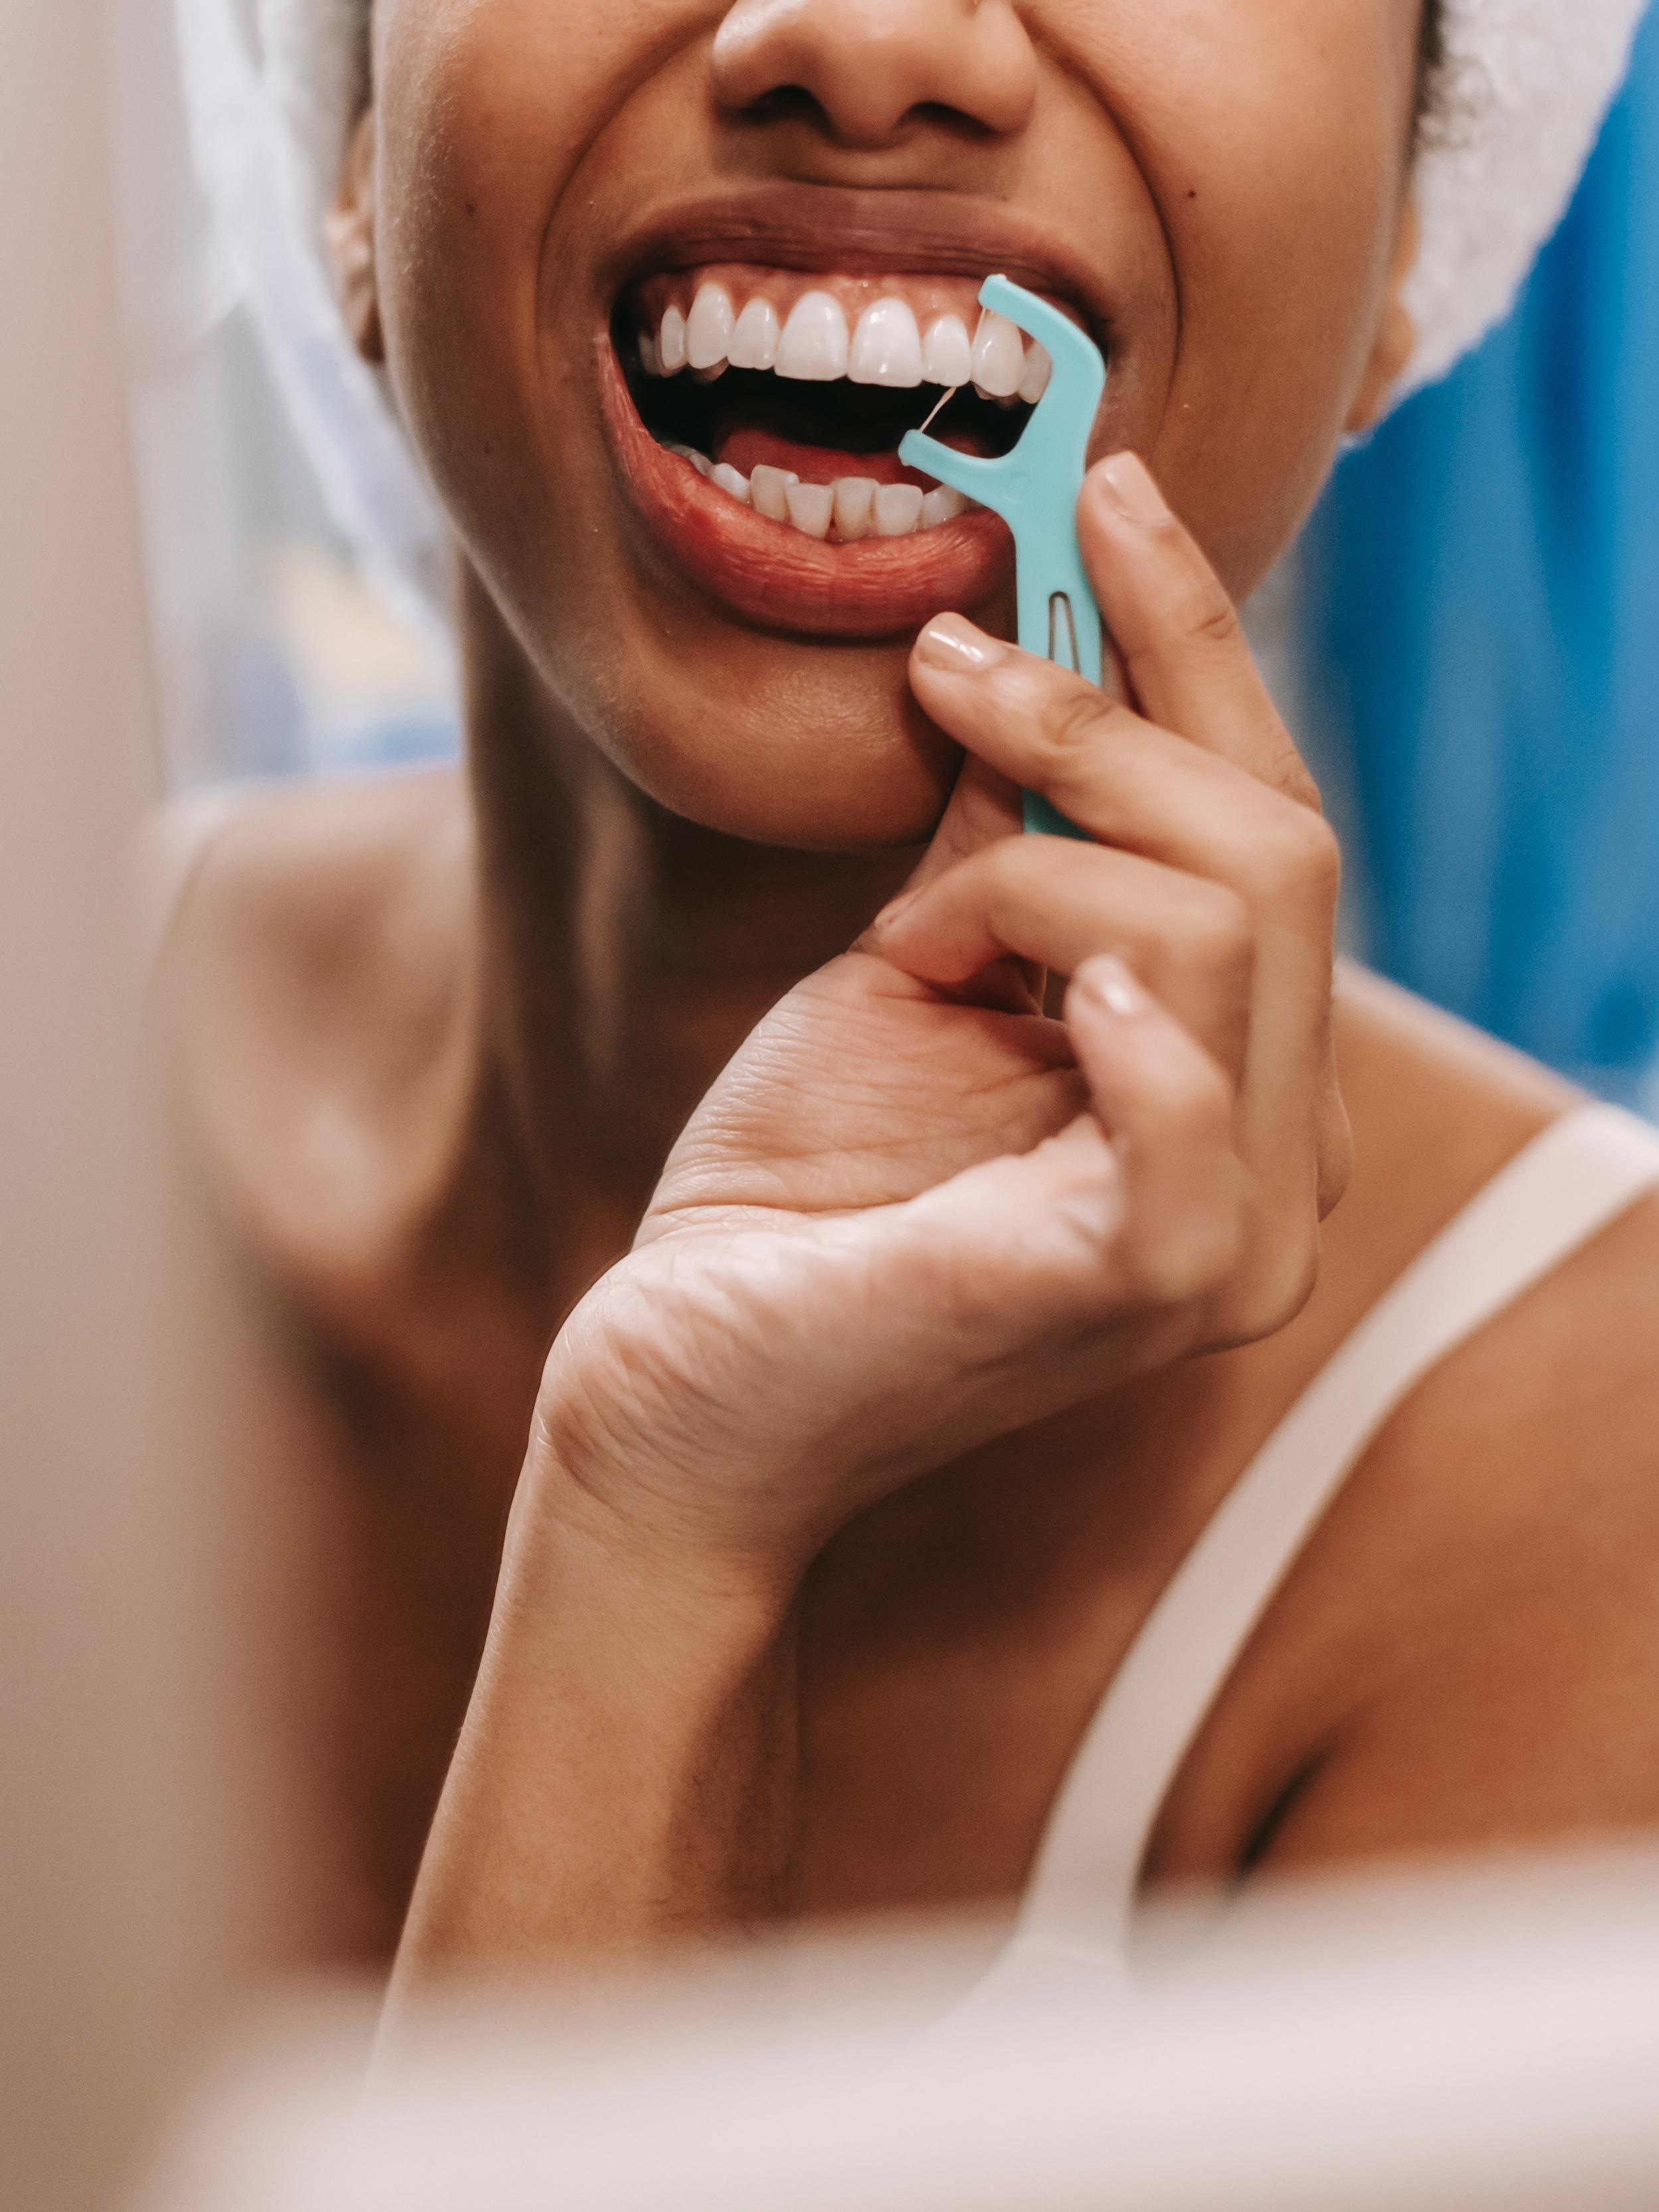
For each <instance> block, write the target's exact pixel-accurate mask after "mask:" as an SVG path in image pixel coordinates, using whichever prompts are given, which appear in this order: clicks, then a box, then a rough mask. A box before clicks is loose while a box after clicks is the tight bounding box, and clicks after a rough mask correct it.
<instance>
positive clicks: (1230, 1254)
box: [1127, 1188, 1244, 1307]
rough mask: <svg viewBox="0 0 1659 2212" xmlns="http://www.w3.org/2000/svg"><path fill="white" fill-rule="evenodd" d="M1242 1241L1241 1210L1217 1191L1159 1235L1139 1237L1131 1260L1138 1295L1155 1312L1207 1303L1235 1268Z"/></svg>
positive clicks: (1129, 1257) (1188, 1207) (1135, 1242)
mask: <svg viewBox="0 0 1659 2212" xmlns="http://www.w3.org/2000/svg"><path fill="white" fill-rule="evenodd" d="M1243 1235H1244V1231H1243V1221H1242V1219H1241V1218H1240V1212H1239V1209H1238V1207H1237V1205H1236V1204H1234V1203H1232V1202H1231V1200H1230V1199H1229V1197H1228V1196H1227V1194H1225V1191H1224V1190H1222V1189H1220V1188H1218V1189H1216V1190H1215V1192H1214V1193H1213V1194H1212V1195H1211V1196H1209V1197H1208V1198H1207V1199H1205V1200H1200V1201H1197V1202H1194V1203H1192V1204H1190V1205H1188V1206H1186V1207H1185V1208H1183V1210H1182V1213H1181V1215H1180V1217H1179V1218H1178V1219H1176V1220H1174V1221H1169V1222H1165V1223H1164V1224H1163V1225H1161V1226H1160V1227H1159V1229H1158V1231H1157V1233H1156V1234H1150V1233H1149V1234H1145V1235H1139V1236H1137V1237H1136V1238H1135V1239H1134V1243H1133V1250H1132V1251H1131V1253H1130V1254H1129V1255H1127V1257H1128V1266H1129V1270H1130V1273H1131V1275H1132V1277H1133V1283H1134V1286H1135V1291H1136V1295H1137V1296H1138V1297H1139V1298H1140V1299H1141V1300H1142V1301H1144V1303H1145V1304H1147V1305H1149V1306H1157V1307H1181V1306H1193V1305H1196V1304H1206V1303H1208V1302H1209V1301H1211V1300H1212V1299H1213V1298H1214V1297H1215V1296H1216V1294H1217V1292H1218V1289H1219V1287H1220V1286H1221V1285H1224V1284H1225V1282H1226V1281H1227V1279H1228V1278H1229V1277H1230V1276H1231V1274H1232V1273H1234V1271H1235V1269H1236V1268H1237V1266H1238V1261H1239V1255H1240V1253H1241V1251H1242V1249H1243Z"/></svg>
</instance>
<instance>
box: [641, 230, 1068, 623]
mask: <svg viewBox="0 0 1659 2212" xmlns="http://www.w3.org/2000/svg"><path fill="white" fill-rule="evenodd" d="M978 289H979V286H978V282H977V280H975V279H974V278H972V277H969V276H956V275H949V276H945V275H920V276H903V275H895V274H892V273H882V274H879V275H868V276H866V275H842V274H836V273H826V272H823V271H811V272H808V271H803V270H793V269H784V268H773V267H767V266H763V265H759V264H744V263H738V262H720V263H705V264H701V265H699V266H696V267H688V268H674V269H668V270H657V271H656V272H654V273H653V274H650V275H648V276H644V277H642V278H640V279H638V280H636V281H635V282H634V283H630V284H629V285H627V286H626V287H624V289H623V292H622V294H621V295H620V297H619V298H618V301H617V307H616V312H615V315H614V317H613V320H612V325H611V331H610V333H609V338H610V343H609V346H608V347H607V351H609V352H610V353H611V357H612V374H611V378H610V380H609V381H610V386H611V388H610V390H609V392H608V395H607V396H608V406H607V412H608V414H609V416H610V417H611V428H612V432H613V435H614V436H615V438H616V441H617V445H618V447H619V449H620V452H621V457H622V459H623V474H624V479H625V481H626V483H627V485H628V488H629V490H630V492H631V493H632V495H633V496H634V501H635V506H636V507H639V508H640V509H641V511H642V512H643V513H644V515H645V518H646V520H647V522H648V523H650V524H652V525H653V535H654V536H655V537H656V538H657V539H658V540H659V545H660V546H661V547H662V549H663V550H665V551H666V553H667V554H668V556H670V557H671V559H674V560H676V562H677V565H678V566H679V567H680V568H681V569H682V570H683V571H684V572H685V573H687V574H690V576H691V578H692V579H693V580H694V581H695V582H696V584H697V586H699V587H700V588H702V590H704V591H705V592H712V593H713V594H714V596H716V597H717V598H720V599H724V600H726V602H727V603H728V604H729V605H732V606H733V607H734V608H735V609H736V610H737V611H739V612H740V613H742V614H744V616H745V617H748V618H749V619H750V620H752V621H755V622H757V623H761V624H763V626H766V627H771V628H781V629H793V630H805V631H809V632H814V633H820V634H826V635H842V636H863V637H875V636H881V635H891V634H894V633H896V632H897V631H899V630H902V629H906V628H912V627H915V626H917V625H919V624H920V623H922V622H925V621H927V619H928V617H930V616H932V615H933V614H935V613H938V612H939V611H942V610H943V609H945V608H946V607H958V608H962V609H963V610H964V611H966V610H969V609H971V608H972V607H973V606H975V605H981V604H983V602H984V601H985V600H986V599H987V598H988V597H989V596H990V595H991V594H992V593H993V592H994V591H995V590H996V589H997V588H998V586H999V585H1000V584H1005V583H1006V580H1007V578H1008V575H1009V574H1010V573H1011V568H1012V540H1011V538H1009V536H1008V533H1007V532H1006V528H1005V527H1004V526H1003V525H1002V524H1001V523H1000V521H999V520H997V518H996V517H994V516H993V515H990V514H988V513H985V512H983V511H982V510H981V509H978V508H975V507H973V505H972V504H971V502H969V501H967V500H965V499H964V498H963V496H962V495H961V494H960V493H958V492H957V491H954V490H952V489H949V488H948V487H946V486H944V485H939V484H935V483H933V482H932V480H931V479H930V478H928V477H925V476H922V475H921V474H919V473H918V472H917V471H915V470H914V469H911V468H908V467H907V466H905V465H903V464H902V463H901V461H900V460H899V458H898V446H899V441H901V439H902V437H903V436H904V435H905V433H906V432H907V431H908V430H912V429H916V428H921V426H922V425H923V423H925V422H926V423H928V424H929V427H930V428H931V430H932V432H933V435H934V436H935V437H936V438H939V439H940V440H941V441H944V442H945V443H946V444H950V445H953V446H956V447H958V448H960V449H961V450H963V451H964V452H968V453H987V454H994V453H1006V452H1007V451H1008V450H1009V448H1010V447H1012V445H1014V444H1015V443H1016V442H1017V441H1018V438H1019V436H1020V434H1021V432H1022V431H1023V429H1024V425H1025V422H1026V421H1027V420H1028V418H1029V416H1030V411H1031V409H1032V408H1033V406H1034V405H1035V404H1036V401H1037V400H1038V399H1039V398H1041V397H1042V392H1043V390H1044V388H1045V387H1046V386H1047V383H1048V369H1049V364H1048V356H1047V355H1046V353H1045V352H1044V351H1043V349H1042V347H1041V346H1040V345H1037V344H1036V343H1035V342H1034V341H1032V340H1030V339H1029V338H1027V337H1026V336H1025V335H1024V332H1023V331H1020V330H1018V329H1017V328H1016V326H1015V325H1013V324H1012V323H1010V322H1007V321H1006V320H1004V319H1003V318H1002V317H1001V316H1000V315H994V314H990V313H986V312H985V311H984V310H982V309H981V307H980V306H979V304H978V296H977V295H978Z"/></svg>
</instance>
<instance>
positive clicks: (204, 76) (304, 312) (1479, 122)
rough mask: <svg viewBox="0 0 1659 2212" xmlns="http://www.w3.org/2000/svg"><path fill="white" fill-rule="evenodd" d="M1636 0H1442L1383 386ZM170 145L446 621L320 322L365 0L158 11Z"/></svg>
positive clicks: (1538, 204)
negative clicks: (181, 99) (1391, 357)
mask: <svg viewBox="0 0 1659 2212" xmlns="http://www.w3.org/2000/svg"><path fill="white" fill-rule="evenodd" d="M1645 4H1646V0H1445V46H1446V62H1445V68H1444V71H1443V77H1442V82H1441V85H1440V88H1439V100H1440V111H1441V112H1440V114H1439V115H1438V117H1437V118H1436V119H1435V120H1434V122H1433V123H1432V124H1431V128H1430V130H1429V131H1428V132H1427V134H1426V137H1425V144H1424V147H1423V150H1422V152H1421V153H1420V155H1419V158H1418V164H1417V170H1418V173H1417V178H1416V197H1417V204H1418V209H1419V216H1420V218H1421V228H1422V246H1421V251H1420V252H1419V258H1418V261H1417V264H1416V267H1415V269H1414V270H1413V274H1412V276H1411V278H1410V281H1409V284H1408V288H1407V305H1408V307H1410V309H1411V312H1412V313H1413V317H1414V318H1415V320H1416V323H1417V328H1418V334H1419V336H1418V346H1417V350H1416V353H1415V355H1414V356H1413V360H1412V362H1411V365H1410V367H1409V368H1408V369H1407V374H1406V375H1405V377H1404V379H1403V380H1402V381H1401V386H1400V391H1399V394H1398V395H1397V396H1398V397H1400V398H1404V397H1405V396H1406V394H1407V392H1412V391H1414V390H1416V389H1417V388H1418V387H1419V386H1422V385H1424V384H1426V383H1429V382H1431V380H1433V379H1434V378H1436V377H1437V376H1440V375H1442V374H1443V373H1444V372H1445V371H1446V370H1447V369H1448V368H1449V367H1450V366H1451V365H1452V363H1453V362H1455V361H1456V360H1457V359H1458V358H1459V356H1462V354H1464V353H1465V352H1467V351H1468V349H1469V348H1470V347H1471V346H1473V345H1474V344H1475V343H1477V342H1478V341H1479V340H1480V338H1481V337H1484V336H1485V335H1486V332H1487V331H1489V330H1490V329H1491V328H1492V325H1494V324H1495V323H1497V322H1498V320H1500V319H1501V318H1502V317H1503V316H1504V314H1505V313H1507V312H1508V311H1509V308H1510V306H1511V304H1512V303H1513V301H1514V300H1515V297H1516V293H1517V291H1518V289H1519V288H1520V285H1521V283H1522V280H1523V278H1524V277H1525V276H1526V273H1527V271H1528V269H1529V268H1530V266H1531V264H1532V262H1533V259H1534V256H1535V255H1536V253H1537V252H1538V250H1539V248H1540V246H1542V245H1543V243H1544V241H1545V240H1546V239H1547V238H1548V237H1549V235H1550V234H1551V233H1552V232H1553V230H1554V228H1555V227H1556V225H1557V223H1558V222H1559V220H1560V218H1561V216H1562V214H1563V213H1564V211H1565V208H1566V205H1567V202H1568V200H1569V198H1570V197H1571V193H1572V190H1573V186H1574V185H1575V184H1576V182H1577V179H1578V176H1579V174H1580V173H1581V171H1582V170H1583V166H1584V163H1585V161H1586V160H1587V159H1588V158H1589V152H1590V149H1591V147H1592V146H1593V144H1594V143H1595V135H1596V132H1597V131H1598V130H1599V128H1600V126H1601V119H1602V118H1603V116H1604V115H1605V113H1606V112H1607V106H1608V103H1609V102H1610V100H1612V98H1613V94H1614V93H1615V91H1616V90H1617V89H1618V87H1619V85H1620V82H1621V80H1622V78H1623V76H1624V73H1625V70H1626V66H1627V64H1628V61H1629V56H1630V49H1631V42H1632V38H1633V36H1634V34H1635V31H1636V27H1637V25H1638V21H1639V19H1640V17H1641V15H1642V14H1643V13H1644V7H1645ZM176 6H177V11H178V18H179V46H180V52H181V57H182V60H183V65H184V71H185V92H186V97H187V100H188V102H189V108H190V115H191V145H192V150H193V153H194V156H195V160H196V164H197V170H198V173H199V174H200V177H201V179H202V183H203V185H204V190H205V191H206V193H207V195H208V197H209V200H210V204H211V205H212V207H213V209H214V212H215V218H216V223H217V225H218V228H219V233H220V240H221V244H222V249H223V251H224V252H225V253H226V255H227V257H228V260H229V262H230V264H231V265H232V267H233V268H234V271H235V273H236V276H237V279H238V281H239V283H240V287H241V289H242V293H243V296H244V297H245V299H246V302H247V305H248V307H249V309H250V311H251V313H252V316H253V319H254V320H255V322H256V324H257V325H258V330H259V332H260V336H261V337H262V340H263V342H264V346H265V349H266V350H267V353H268V355H269V356H270V362H271V367H272V371H273V374H274V375H275V377H276V382H277V385H278V386H279V388H280V390H281V392H282V393H283V398H284V399H285V401H286V403H287V405H288V407H289V410H290V411H291V413H292V415H293V417H294V420H295V425H296V427H297V428H298V430H299V433H300V435H301V439H302V441H303V442H304V444H305V447H306V449H307V453H309V455H310V457H311V459H312V462H313V465H314V467H315V468H316V471H317V474H318V477H319V482H320V483H321V485H322V488H323V490H324V493H325V496H326V498H327V500H328V501H329V505H330V507H331V511H332V513H333V514H334V517H335V519H336V520H337V523H338V524H339V526H340V527H341V529H342V530H343V532H345V534H346V536H347V538H349V541H350V542H351V544H353V545H354V546H355V547H356V550H357V553H358V555H359V557H360V558H361V560H362V562H363V565H364V567H365V568H366V570H367V571H368V574H369V575H370V576H371V578H373V579H374V580H375V581H376V582H377V583H378V584H379V585H380V587H381V588H382V589H383V590H384V591H385V592H386V593H387V594H388V596H389V597H391V598H392V600H393V601H394V603H396V604H398V605H399V606H400V607H401V608H402V610H403V611H404V612H405V613H410V614H415V615H417V616H420V617H423V618H424V619H425V620H426V621H427V622H428V624H431V625H435V626H436V627H438V628H440V629H441V628H442V627H443V625H444V623H445V619H446V617H445V603H446V596H447V593H446V571H447V562H446V558H445V551H444V547H445V532H444V527H443V523H442V520H441V515H440V513H439V511H438V507H437V505H436V502H435V500H434V498H433V496H432V494H431V492H430V491H429V489H428V487H427V484H426V482H425V479H424V477H422V473H421V471H420V468H419V465H418V464H417V462H416V459H415V457H414V455H413V453H412V452H411V451H410V447H409V445H408V443H407V441H406V440H405V439H404V435H403V434H402V432H401V430H400V429H399V428H398V423H397V419H396V416H395V414H394V413H393V410H392V407H391V405H390V404H389V401H388V398H387V394H386V387H385V384H384V380H382V379H380V378H379V377H377V376H376V375H375V374H374V372H373V371H372V370H370V369H368V368H366V367H365V366H364V364H363V363H362V361H361V360H359V358H358V357H357V356H356V353H355V352H354V350H353V349H352V347H351V345H350V343H349V340H348V338H347V336H346V333H345V331H344V328H343V325H342V324H341V321H340V319H339V316H338V314H337V312H336V310H335V306H334V301H333V296H332V294H331V289H330V285H329V281H328V277H327V274H326V271H325V266H324V264H323V259H322V231H321V218H322V213H323V210H324V209H325V207H326V205H327V204H328V202H329V199H330V197H331V195H332V193H333V191H334V189H335V185H336V183H337V179H338V178H339V175H340V173H341V167H342V164H343V161H344V157H345V151H346V146H347V143H348V140H349V135H350V131H351V129H352V125H353V124H354V122H355V120H356V117H357V115H358V113H359V112H361V109H362V104H363V101H364V99H365V97H366V94H367V83H366V56H367V47H368V8H369V0H176Z"/></svg>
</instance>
